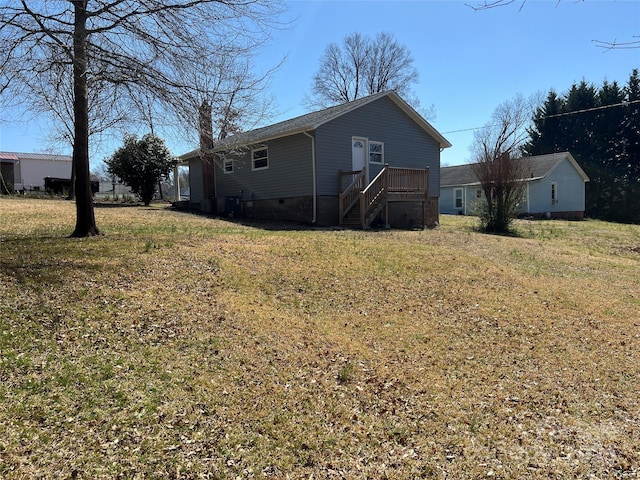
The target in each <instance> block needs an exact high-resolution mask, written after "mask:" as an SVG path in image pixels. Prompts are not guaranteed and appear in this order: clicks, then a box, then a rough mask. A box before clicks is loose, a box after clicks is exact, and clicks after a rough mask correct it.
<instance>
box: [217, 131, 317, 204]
mask: <svg viewBox="0 0 640 480" xmlns="http://www.w3.org/2000/svg"><path fill="white" fill-rule="evenodd" d="M265 145H266V146H267V148H268V158H269V168H266V169H262V170H252V169H251V166H252V163H251V150H250V149H247V151H246V152H243V153H242V154H240V155H236V156H234V157H233V159H234V166H233V168H234V171H233V173H224V171H223V170H222V161H221V160H219V161H216V171H215V172H216V173H215V175H216V194H217V199H218V209H220V208H221V207H222V208H224V199H225V197H234V196H238V197H240V196H241V197H242V200H244V201H252V200H267V199H277V198H291V197H304V196H310V195H312V194H313V183H312V178H313V175H312V170H311V166H312V165H311V163H312V162H311V139H310V138H309V137H307V136H306V135H304V134H298V135H293V136H290V137H284V138H279V139H276V140H271V141H269V142H266V143H265V144H260V145H259V146H265ZM220 158H221V157H220ZM221 202H222V203H221Z"/></svg>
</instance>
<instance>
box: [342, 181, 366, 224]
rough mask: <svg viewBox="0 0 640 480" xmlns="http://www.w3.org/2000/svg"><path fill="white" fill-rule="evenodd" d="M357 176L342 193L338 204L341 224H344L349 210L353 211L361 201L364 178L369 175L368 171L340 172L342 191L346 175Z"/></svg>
mask: <svg viewBox="0 0 640 480" xmlns="http://www.w3.org/2000/svg"><path fill="white" fill-rule="evenodd" d="M356 173H357V175H356V176H355V177H354V178H353V180H352V182H351V183H350V184H349V185H348V186H347V187H346V188H345V189H344V191H341V192H340V195H339V198H338V203H339V206H338V208H339V210H340V223H342V222H343V220H344V218H345V216H346V215H347V213H349V210H351V209H352V208H353V207H354V205H355V204H356V203H358V201H359V200H360V191H361V190H362V188H363V187H364V176H365V174H366V173H367V171H366V169H362V170H360V171H358V170H354V171H351V172H340V183H341V185H340V189H342V177H343V176H344V175H354V174H356Z"/></svg>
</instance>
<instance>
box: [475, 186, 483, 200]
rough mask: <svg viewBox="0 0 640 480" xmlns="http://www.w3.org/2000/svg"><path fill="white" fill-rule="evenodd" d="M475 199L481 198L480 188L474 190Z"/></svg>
mask: <svg viewBox="0 0 640 480" xmlns="http://www.w3.org/2000/svg"><path fill="white" fill-rule="evenodd" d="M476 198H482V189H481V188H478V189H477V190H476Z"/></svg>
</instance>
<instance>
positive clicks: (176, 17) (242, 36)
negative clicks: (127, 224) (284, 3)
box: [0, 0, 281, 236]
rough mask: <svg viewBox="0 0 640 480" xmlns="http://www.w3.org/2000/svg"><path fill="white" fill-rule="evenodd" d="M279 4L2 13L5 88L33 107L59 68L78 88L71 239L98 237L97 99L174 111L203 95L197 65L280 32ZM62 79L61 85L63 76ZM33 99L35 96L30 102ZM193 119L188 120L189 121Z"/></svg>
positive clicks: (38, 8)
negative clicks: (148, 99) (92, 166)
mask: <svg viewBox="0 0 640 480" xmlns="http://www.w3.org/2000/svg"><path fill="white" fill-rule="evenodd" d="M280 12H281V4H280V3H279V2H274V1H271V0H170V1H166V0H112V1H105V0H71V1H62V0H58V1H47V0H40V1H38V2H29V4H27V2H25V1H22V0H7V1H5V2H3V5H2V6H0V65H2V67H3V68H2V70H1V71H0V88H2V93H3V95H5V94H6V93H7V92H8V91H11V90H12V89H13V93H14V94H15V93H18V92H19V93H20V94H22V95H23V96H22V97H15V95H14V97H15V98H24V99H26V101H27V102H29V101H30V99H32V98H33V96H35V95H39V94H40V93H41V90H34V87H33V86H34V85H36V84H37V77H38V76H41V75H43V74H45V73H46V72H47V71H49V69H51V68H52V67H54V66H57V65H60V66H61V68H62V69H63V71H65V72H67V76H65V77H62V78H66V79H72V85H73V135H72V138H73V168H74V172H75V175H76V181H75V191H76V227H75V229H74V232H73V233H72V236H90V235H96V234H98V233H99V231H98V228H97V226H96V222H95V216H94V212H93V203H92V197H91V189H90V174H89V133H90V118H91V117H90V112H91V111H92V105H91V103H90V98H91V96H92V93H93V92H95V91H104V90H106V91H108V92H111V93H110V95H111V94H113V95H115V97H114V98H117V99H118V102H120V101H122V102H127V101H129V102H130V104H132V105H133V104H135V102H134V99H136V98H140V95H141V92H152V97H153V98H154V99H156V100H157V101H159V102H161V103H162V104H163V105H166V106H167V108H171V109H174V110H177V109H179V108H180V101H179V100H180V99H181V98H184V96H185V95H186V94H192V92H193V91H194V90H197V88H198V87H197V86H194V85H193V84H189V83H187V82H186V81H185V79H189V78H192V77H193V75H194V74H193V72H194V60H195V59H198V58H205V59H206V58H210V57H215V56H216V55H218V54H219V52H220V51H221V50H224V51H226V52H235V53H236V55H238V56H239V55H242V54H243V53H244V52H246V51H248V50H250V49H251V48H254V47H255V46H257V45H260V44H261V43H262V42H263V41H264V39H265V38H267V37H268V33H269V29H270V28H271V27H273V26H275V25H277V23H276V22H277V20H273V19H277V18H278V15H279V13H280ZM54 78H60V77H59V76H58V77H56V76H54ZM25 94H26V95H25ZM185 115H186V114H185Z"/></svg>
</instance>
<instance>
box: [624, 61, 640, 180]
mask: <svg viewBox="0 0 640 480" xmlns="http://www.w3.org/2000/svg"><path fill="white" fill-rule="evenodd" d="M624 92H625V95H626V98H625V100H626V102H627V104H626V106H625V107H624V119H623V121H622V137H623V139H624V155H625V164H626V168H627V174H628V176H629V180H631V181H633V182H636V183H640V75H639V74H638V69H637V68H636V69H634V70H633V72H632V73H631V76H630V77H629V82H628V83H627V85H626V87H625V89H624Z"/></svg>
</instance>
